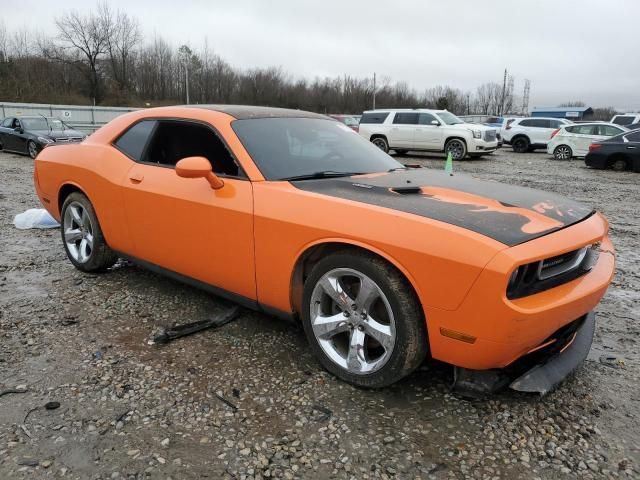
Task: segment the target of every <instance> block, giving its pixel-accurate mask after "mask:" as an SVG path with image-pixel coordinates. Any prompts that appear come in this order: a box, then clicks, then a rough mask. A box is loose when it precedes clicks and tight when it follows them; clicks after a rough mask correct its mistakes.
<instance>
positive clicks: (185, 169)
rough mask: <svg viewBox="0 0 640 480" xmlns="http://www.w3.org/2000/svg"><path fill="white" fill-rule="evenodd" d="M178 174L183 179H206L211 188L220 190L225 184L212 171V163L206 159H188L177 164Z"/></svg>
mask: <svg viewBox="0 0 640 480" xmlns="http://www.w3.org/2000/svg"><path fill="white" fill-rule="evenodd" d="M176 174H177V175H178V176H179V177H182V178H205V179H206V180H207V181H208V182H209V185H211V188H213V189H214V190H219V189H221V188H222V187H224V182H223V181H222V179H221V178H220V177H218V176H217V175H216V174H215V173H213V170H212V169H211V163H209V160H207V159H206V158H204V157H187V158H183V159H182V160H180V161H179V162H178V163H176Z"/></svg>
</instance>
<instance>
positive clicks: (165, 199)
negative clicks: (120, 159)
mask: <svg viewBox="0 0 640 480" xmlns="http://www.w3.org/2000/svg"><path fill="white" fill-rule="evenodd" d="M141 123H148V125H145V128H146V129H147V131H148V134H147V135H148V137H149V139H145V138H144V135H142V136H141V135H138V137H139V138H142V139H143V140H142V141H143V142H144V141H145V140H146V145H145V146H144V148H143V149H141V150H140V153H139V155H138V157H139V158H138V159H137V161H136V162H132V166H131V169H130V171H129V173H128V174H127V175H126V176H125V178H124V180H123V185H122V186H123V194H124V204H125V211H126V218H127V224H128V229H129V233H130V235H131V237H132V240H133V244H134V247H133V248H134V256H135V257H136V258H138V259H140V260H143V261H144V262H146V263H148V264H151V265H148V266H157V267H160V268H162V269H165V270H169V271H171V272H175V273H178V274H180V275H183V276H186V277H189V278H192V279H196V280H198V281H201V282H204V283H206V284H208V285H213V286H215V287H218V288H220V289H222V290H225V291H227V292H233V293H234V294H238V295H241V296H242V297H245V298H249V299H252V300H255V299H256V285H255V273H254V268H255V265H254V246H253V192H252V186H251V182H250V181H249V180H248V179H246V178H245V177H244V174H243V173H242V171H241V170H240V168H239V167H238V164H237V163H236V162H235V160H234V159H233V157H232V156H231V154H230V152H229V151H228V149H227V147H226V146H225V144H224V143H223V142H222V141H221V140H220V138H219V137H218V135H217V134H216V133H215V132H214V130H213V129H212V128H211V127H209V126H207V125H203V124H202V123H195V122H189V121H187V120H184V121H183V120H157V121H155V120H153V121H146V122H141ZM137 125H140V124H137ZM134 128H136V126H134V127H132V128H131V129H130V130H129V131H128V132H127V133H125V135H123V136H122V137H121V138H120V139H119V140H118V141H117V142H116V147H119V145H118V143H122V144H123V145H124V146H121V150H123V151H126V148H127V145H126V141H124V142H123V139H124V140H126V138H125V137H126V136H127V134H128V133H129V132H132V131H133V130H134ZM133 133H134V134H136V132H133ZM191 156H203V157H205V158H207V159H208V160H209V161H210V162H211V164H212V166H213V170H214V172H215V173H216V174H217V175H219V176H220V178H222V179H223V181H224V186H223V187H222V188H221V189H219V190H213V189H212V188H211V186H210V184H209V182H207V181H206V180H205V179H203V178H194V179H190V178H181V177H178V175H177V174H176V172H175V164H176V163H177V162H178V161H179V160H181V159H182V158H185V157H191ZM134 159H135V158H134Z"/></svg>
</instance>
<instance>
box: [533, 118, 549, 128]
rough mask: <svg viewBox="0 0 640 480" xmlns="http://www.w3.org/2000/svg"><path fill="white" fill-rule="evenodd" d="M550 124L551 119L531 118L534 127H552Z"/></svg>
mask: <svg viewBox="0 0 640 480" xmlns="http://www.w3.org/2000/svg"><path fill="white" fill-rule="evenodd" d="M550 125H551V120H544V119H541V118H534V119H533V120H531V126H532V127H538V128H551V126H550Z"/></svg>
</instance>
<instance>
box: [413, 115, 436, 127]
mask: <svg viewBox="0 0 640 480" xmlns="http://www.w3.org/2000/svg"><path fill="white" fill-rule="evenodd" d="M434 120H435V121H436V122H437V121H438V119H437V118H436V117H434V116H433V115H431V114H430V113H421V114H420V117H419V118H418V123H419V124H420V125H431V122H433V121H434Z"/></svg>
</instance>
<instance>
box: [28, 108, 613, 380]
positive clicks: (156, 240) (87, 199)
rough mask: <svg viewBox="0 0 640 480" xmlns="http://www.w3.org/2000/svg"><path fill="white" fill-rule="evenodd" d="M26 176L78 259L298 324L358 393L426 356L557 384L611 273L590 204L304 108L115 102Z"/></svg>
mask: <svg viewBox="0 0 640 480" xmlns="http://www.w3.org/2000/svg"><path fill="white" fill-rule="evenodd" d="M375 115H382V113H375ZM387 115H390V112H387ZM438 118H440V119H441V121H444V120H445V119H446V120H447V121H454V120H453V119H452V118H451V117H449V116H448V115H446V114H444V113H442V112H441V113H440V114H439V115H438ZM434 127H435V125H434ZM463 128H465V129H466V127H463ZM34 184H35V190H36V193H37V195H38V197H39V198H40V200H41V202H42V205H43V206H44V208H45V209H47V210H48V211H49V213H50V214H51V215H52V216H53V217H54V218H56V220H58V221H59V222H60V223H61V237H62V244H63V246H64V249H65V251H66V254H67V256H68V258H69V261H70V262H71V263H72V264H73V265H74V266H75V267H76V268H77V269H79V270H81V271H83V272H102V271H105V270H106V269H108V268H109V267H111V266H112V265H114V263H115V262H116V260H117V258H118V257H123V258H128V259H130V260H132V261H134V262H136V263H138V264H139V265H142V266H145V267H147V268H149V269H151V270H154V271H157V272H162V273H165V274H168V275H170V276H172V277H173V278H176V279H179V280H182V281H186V282H189V283H191V284H193V285H195V286H198V287H201V288H204V289H206V290H208V291H210V292H213V293H215V294H217V295H221V296H224V297H226V298H229V299H232V300H233V301H235V302H237V303H240V304H242V305H245V306H247V307H249V308H253V309H256V310H261V311H263V312H267V313H270V314H277V315H281V316H283V317H287V318H290V319H300V321H301V322H302V325H303V327H304V331H305V333H306V336H307V338H308V340H309V345H310V350H311V351H312V352H313V353H314V354H315V355H316V356H317V357H318V358H319V360H320V362H321V363H322V365H324V366H325V367H326V368H327V370H329V371H330V372H332V373H333V374H335V375H336V376H338V377H339V378H342V379H344V380H346V381H348V382H351V383H353V384H355V385H359V386H364V387H382V386H385V385H389V384H391V383H393V382H395V381H397V380H399V379H400V378H402V377H404V376H406V375H407V374H409V373H410V372H411V371H412V370H413V369H415V368H416V367H417V366H418V365H420V364H421V362H422V361H423V359H424V358H425V357H426V356H427V355H429V356H430V357H432V358H435V359H438V360H441V361H444V362H449V363H452V364H454V365H456V372H457V377H456V378H461V376H464V377H465V378H467V379H468V378H469V375H474V372H475V371H477V370H486V369H501V370H491V372H490V374H491V376H492V378H499V379H500V380H501V381H502V380H503V379H504V378H512V377H513V378H516V380H515V383H512V384H511V385H512V387H513V388H517V389H520V390H525V391H531V390H535V391H541V390H545V389H548V388H551V387H550V385H551V386H552V385H553V384H555V383H556V382H557V381H560V380H561V379H562V378H563V377H564V376H565V375H567V374H568V373H570V372H571V371H572V370H573V369H574V368H575V367H577V365H579V364H580V363H581V362H582V361H583V360H584V358H585V357H586V355H587V352H588V350H589V348H590V345H591V342H592V338H593V332H594V325H595V320H594V314H593V312H592V310H593V309H594V308H595V306H596V305H597V304H598V302H599V301H600V299H601V298H602V296H603V295H604V293H605V291H606V289H607V286H608V285H609V282H610V280H611V277H612V275H613V272H614V254H613V253H612V252H613V247H612V245H611V242H610V241H609V238H608V235H607V231H608V228H607V221H606V220H605V219H604V217H602V216H601V215H600V214H598V213H594V212H593V209H592V208H591V207H590V206H585V205H582V204H580V203H577V202H574V201H571V200H568V199H566V198H564V197H561V196H558V195H555V194H552V193H545V192H539V191H535V190H530V189H526V188H522V187H516V186H512V185H501V184H499V183H496V182H485V181H482V180H479V179H476V178H473V177H471V176H465V175H463V174H455V175H453V176H451V175H449V174H448V173H445V172H444V171H435V170H432V169H426V168H408V167H405V166H403V165H402V164H401V163H399V162H397V161H396V160H394V159H393V158H392V157H390V156H389V155H387V154H386V153H384V152H382V151H381V149H379V148H376V147H374V146H373V145H372V144H371V143H369V142H368V141H365V140H364V139H362V138H360V137H359V136H358V135H354V134H353V132H352V131H351V130H349V128H348V127H346V126H345V125H342V124H340V123H338V122H335V121H333V120H331V119H330V118H328V117H326V116H323V115H318V114H315V113H309V112H303V111H299V110H286V109H274V108H267V107H248V106H233V105H228V106H207V105H197V106H191V107H190V106H182V107H161V108H149V109H144V110H139V111H135V112H131V113H127V114H124V115H122V116H119V117H118V118H116V119H115V120H112V121H111V122H110V123H108V124H107V125H106V126H104V127H102V128H101V129H100V130H98V131H97V132H95V133H94V134H93V135H91V137H89V138H88V139H87V140H85V141H84V142H83V143H82V145H63V146H59V147H55V148H45V149H44V150H43V151H42V152H41V153H40V154H39V155H38V157H37V158H36V161H35V172H34ZM263 318H264V317H263ZM96 321H99V319H96ZM273 348H274V349H277V348H279V347H278V346H277V345H273ZM530 352H535V355H534V356H533V357H531V356H530V355H529V353H530ZM525 357H526V358H525ZM519 359H523V361H522V362H519V361H518V360H519ZM507 366H508V367H509V368H506V369H505V367H507ZM532 367H534V369H535V372H536V373H535V375H526V373H527V371H529V369H531V368H532ZM464 372H467V374H466V375H465V374H464ZM545 372H550V373H549V374H548V375H546V374H545ZM522 375H525V376H524V377H523V376H522ZM537 379H539V380H537ZM549 379H553V380H551V381H549Z"/></svg>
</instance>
